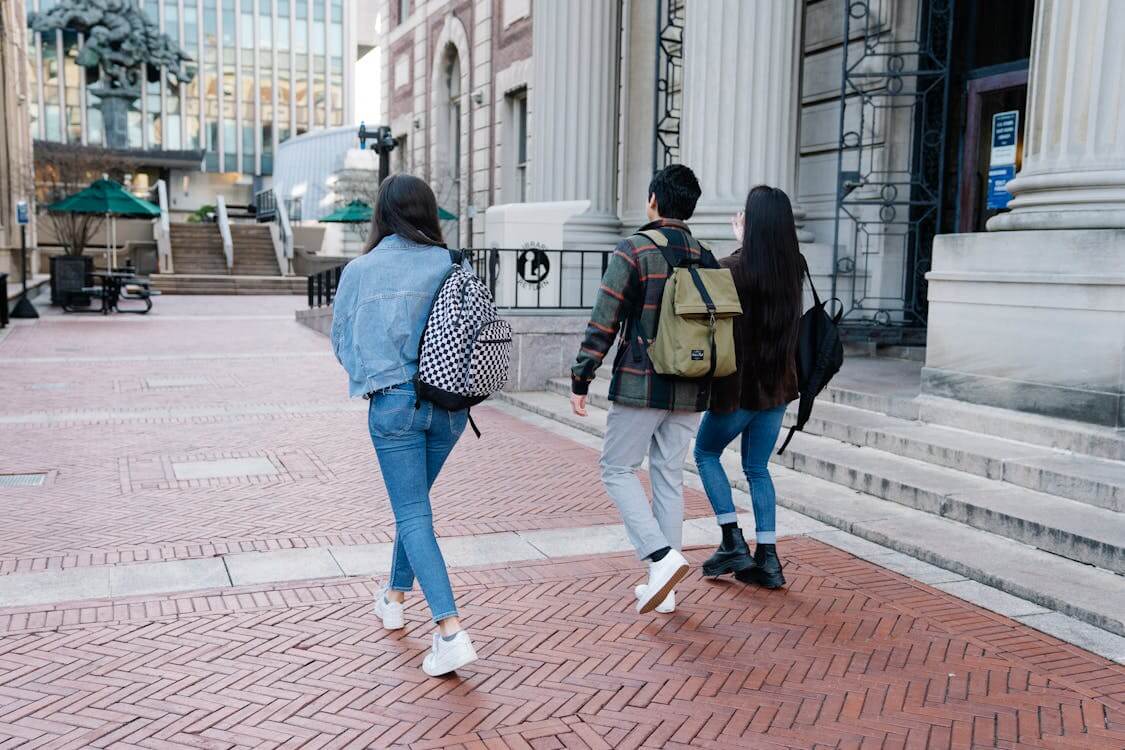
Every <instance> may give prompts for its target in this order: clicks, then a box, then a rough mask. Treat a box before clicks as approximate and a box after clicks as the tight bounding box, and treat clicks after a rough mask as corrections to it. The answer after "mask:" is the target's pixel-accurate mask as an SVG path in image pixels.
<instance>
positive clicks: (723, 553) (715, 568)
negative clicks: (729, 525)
mask: <svg viewBox="0 0 1125 750" xmlns="http://www.w3.org/2000/svg"><path fill="white" fill-rule="evenodd" d="M752 567H754V558H753V557H751V556H750V547H749V546H748V545H747V544H746V540H745V539H743V538H742V529H740V528H737V527H735V528H734V529H731V530H730V531H729V532H728V531H727V530H725V529H724V533H723V543H722V544H720V545H719V548H718V549H717V550H715V554H713V555H711V556H710V557H709V558H707V562H705V563H703V575H705V576H709V577H711V578H714V577H715V576H721V575H726V574H728V573H738V572H739V571H745V570H748V569H750V568H752Z"/></svg>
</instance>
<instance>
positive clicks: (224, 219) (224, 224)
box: [215, 195, 234, 273]
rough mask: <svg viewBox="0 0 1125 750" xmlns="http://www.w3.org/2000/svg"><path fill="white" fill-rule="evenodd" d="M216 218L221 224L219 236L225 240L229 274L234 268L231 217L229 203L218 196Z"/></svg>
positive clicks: (224, 246) (224, 249)
mask: <svg viewBox="0 0 1125 750" xmlns="http://www.w3.org/2000/svg"><path fill="white" fill-rule="evenodd" d="M215 217H216V218H217V219H218V222H219V235H220V236H222V238H223V255H224V256H226V259H227V273H230V270H231V269H232V268H234V241H233V240H231V237H230V217H229V216H227V201H226V199H225V198H224V197H223V196H221V195H220V196H218V197H217V199H216V201H215Z"/></svg>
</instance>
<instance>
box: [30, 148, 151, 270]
mask: <svg viewBox="0 0 1125 750" xmlns="http://www.w3.org/2000/svg"><path fill="white" fill-rule="evenodd" d="M132 169H133V166H132V165H131V164H129V163H127V162H126V161H125V160H123V159H122V157H121V155H119V154H117V153H114V152H112V151H108V150H106V149H101V148H93V147H90V146H80V145H77V144H67V143H51V144H44V143H42V142H36V144H35V195H36V202H37V204H38V206H39V207H40V209H41V210H43V211H45V212H46V216H47V221H48V223H49V224H50V226H51V228H52V229H53V230H54V234H55V237H56V239H57V240H58V241H59V242H60V243H61V244H63V245H64V246H65V247H66V253H67V255H82V254H83V253H84V252H85V250H86V248H87V247H88V246H89V245H90V243H91V242H92V241H93V239H94V235H95V234H97V232H98V230H99V229H101V227H102V224H104V223H105V217H104V216H96V215H91V214H73V213H59V212H54V211H47V207H48V206H50V205H51V204H53V203H57V202H58V201H61V200H62V199H63V198H66V197H67V196H69V195H73V194H74V193H76V192H78V191H79V190H82V189H83V188H85V187H88V186H89V184H90V183H91V182H93V181H94V180H96V179H98V178H99V177H101V176H102V175H109V176H110V177H112V178H114V179H117V180H118V181H123V179H124V176H125V175H126V174H130V173H131V172H132Z"/></svg>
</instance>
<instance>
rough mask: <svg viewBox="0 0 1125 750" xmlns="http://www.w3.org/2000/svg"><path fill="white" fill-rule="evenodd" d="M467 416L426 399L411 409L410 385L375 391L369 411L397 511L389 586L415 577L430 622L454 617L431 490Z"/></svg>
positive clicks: (404, 585) (407, 586)
mask: <svg viewBox="0 0 1125 750" xmlns="http://www.w3.org/2000/svg"><path fill="white" fill-rule="evenodd" d="M467 418H468V414H467V412H464V411H459V412H448V411H446V410H445V409H442V408H441V407H438V406H434V405H433V404H431V403H429V402H428V401H423V402H422V403H421V405H420V406H419V407H418V408H415V397H414V387H413V385H411V384H404V385H399V386H394V387H393V388H388V389H387V390H384V391H380V392H379V393H377V394H375V395H374V396H373V397H372V398H371V403H370V406H369V407H368V411H367V426H368V429H369V431H370V432H371V442H372V443H373V444H374V445H375V453H376V455H377V456H378V457H379V468H380V469H381V470H382V472H383V484H385V485H386V487H387V494H388V495H389V496H390V499H391V510H393V511H394V514H395V545H394V555H393V557H392V559H391V576H390V584H389V585H390V588H391V589H393V590H394V591H410V590H411V589H412V588H414V577H415V576H417V577H418V583H419V584H420V585H421V587H422V593H423V594H425V596H426V603H427V604H428V605H429V606H430V613H431V614H432V615H433V619H434V622H438V621H440V620H444V619H446V618H447V617H455V616H456V615H457V605H456V604H454V602H453V589H452V587H451V586H450V585H449V573H448V572H447V571H446V569H445V559H444V558H443V557H442V556H441V548H440V547H438V543H437V537H435V536H434V517H433V511H432V509H431V508H430V488H431V487H433V484H434V480H435V479H437V476H438V473H439V472H440V471H441V467H442V465H444V464H445V459H446V458H447V457H448V456H449V453H450V451H452V450H453V446H454V445H456V443H457V440H458V438H460V437H461V433H462V432H464V430H465V423H466V420H467Z"/></svg>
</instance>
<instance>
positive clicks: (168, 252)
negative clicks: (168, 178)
mask: <svg viewBox="0 0 1125 750" xmlns="http://www.w3.org/2000/svg"><path fill="white" fill-rule="evenodd" d="M156 196H157V201H158V202H159V205H160V216H158V217H157V218H156V219H154V220H153V222H152V238H153V239H154V240H156V258H157V267H158V268H159V269H160V273H174V269H173V267H172V225H171V222H170V220H169V218H168V185H167V184H165V182H164V180H157V181H156Z"/></svg>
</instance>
